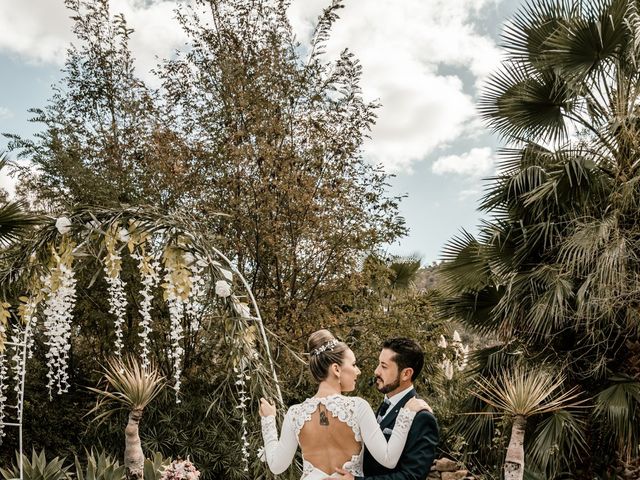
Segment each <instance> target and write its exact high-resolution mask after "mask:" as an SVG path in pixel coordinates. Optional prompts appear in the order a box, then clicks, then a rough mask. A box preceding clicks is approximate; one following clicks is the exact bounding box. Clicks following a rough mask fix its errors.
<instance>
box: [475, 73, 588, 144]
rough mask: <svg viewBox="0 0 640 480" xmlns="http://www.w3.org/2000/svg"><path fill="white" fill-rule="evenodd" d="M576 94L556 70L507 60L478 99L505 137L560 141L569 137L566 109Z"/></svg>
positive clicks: (488, 119)
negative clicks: (565, 115)
mask: <svg viewBox="0 0 640 480" xmlns="http://www.w3.org/2000/svg"><path fill="white" fill-rule="evenodd" d="M575 100H576V93H575V92H574V91H573V90H572V89H571V88H570V87H569V85H568V84H567V83H566V82H565V81H564V80H563V79H562V78H560V77H559V76H558V75H557V74H556V73H554V72H553V71H550V70H549V71H542V72H538V71H535V70H533V69H532V68H530V67H527V66H526V65H523V64H520V63H504V64H503V66H502V68H501V69H500V70H499V71H498V72H497V73H495V74H494V75H492V76H490V77H489V79H488V80H487V83H486V87H485V90H484V91H483V93H482V94H481V95H480V98H479V100H478V108H479V111H480V114H481V115H482V117H483V118H484V120H485V121H486V122H487V123H488V125H489V127H491V128H492V129H493V130H494V131H495V132H496V133H497V134H499V135H501V136H502V137H504V138H516V139H523V138H527V139H529V140H530V141H545V142H547V141H549V142H558V141H560V140H561V139H564V138H566V136H567V123H566V119H565V117H564V111H567V110H572V109H573V103H574V102H575Z"/></svg>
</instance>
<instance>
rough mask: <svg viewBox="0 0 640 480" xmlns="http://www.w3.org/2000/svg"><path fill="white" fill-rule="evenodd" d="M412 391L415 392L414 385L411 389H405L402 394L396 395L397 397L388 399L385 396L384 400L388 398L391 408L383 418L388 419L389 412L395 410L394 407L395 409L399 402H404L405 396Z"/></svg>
mask: <svg viewBox="0 0 640 480" xmlns="http://www.w3.org/2000/svg"><path fill="white" fill-rule="evenodd" d="M411 390H413V385H411V386H410V387H407V388H405V389H404V390H402V391H401V392H398V393H396V394H395V395H393V396H391V397H387V396H386V395H385V396H384V398H386V399H387V400H389V403H390V404H391V405H389V408H387V411H386V412H385V414H384V415H383V416H382V418H384V417H386V416H387V415H389V412H390V411H391V410H393V407H395V406H396V405H397V404H398V402H399V401H400V400H402V399H403V398H404V396H405V395H406V394H407V393H409V392H410V391H411Z"/></svg>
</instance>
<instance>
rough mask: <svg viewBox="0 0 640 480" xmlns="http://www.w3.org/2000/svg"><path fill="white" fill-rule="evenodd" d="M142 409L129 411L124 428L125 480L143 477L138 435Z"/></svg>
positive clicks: (135, 479) (139, 479)
mask: <svg viewBox="0 0 640 480" xmlns="http://www.w3.org/2000/svg"><path fill="white" fill-rule="evenodd" d="M141 418H142V410H132V411H131V412H129V422H128V423H127V428H125V429H124V444H125V447H124V466H125V472H126V476H127V480H142V479H143V477H144V453H142V445H141V444H140V436H139V435H138V425H139V424H140V419H141Z"/></svg>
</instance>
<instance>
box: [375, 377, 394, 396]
mask: <svg viewBox="0 0 640 480" xmlns="http://www.w3.org/2000/svg"><path fill="white" fill-rule="evenodd" d="M375 378H376V388H377V389H378V391H379V392H380V393H384V394H385V395H386V394H387V393H389V392H393V391H394V390H395V389H396V388H398V387H399V386H400V375H398V377H397V378H396V379H395V380H394V381H393V382H391V383H386V384H385V383H383V380H382V378H380V377H378V376H376V377H375Z"/></svg>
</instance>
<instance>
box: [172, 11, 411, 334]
mask: <svg viewBox="0 0 640 480" xmlns="http://www.w3.org/2000/svg"><path fill="white" fill-rule="evenodd" d="M197 5H198V6H199V7H203V8H205V7H206V9H207V13H206V14H204V15H205V17H204V18H203V17H202V16H201V15H199V14H198V13H197V12H196V11H195V10H192V11H191V12H189V13H188V14H187V13H184V14H182V15H180V17H179V18H180V21H181V23H182V25H183V26H184V29H185V31H187V32H188V33H189V35H190V36H191V39H192V45H193V48H192V49H191V50H189V51H188V52H187V53H186V54H184V55H182V56H181V57H180V58H178V59H176V60H174V61H171V62H168V63H167V64H166V65H165V68H164V70H163V73H162V78H163V80H164V84H163V89H164V94H165V96H164V99H165V102H166V104H167V107H168V112H169V113H168V114H167V116H168V117H170V118H173V119H175V121H173V122H172V124H174V125H177V126H178V128H179V133H178V135H177V136H178V137H179V138H181V139H187V142H186V143H188V144H189V145H191V146H192V150H191V151H190V155H192V158H193V159H195V161H197V162H199V164H201V165H203V175H205V176H206V178H207V181H208V187H209V189H208V190H207V191H206V196H202V197H201V198H200V200H199V201H198V202H196V208H199V209H201V211H203V212H206V211H222V212H225V213H229V214H230V215H231V218H230V219H229V220H228V221H227V220H226V219H225V220H224V221H222V222H216V223H214V224H213V228H214V230H215V232H216V233H218V234H219V235H220V236H221V237H222V238H223V239H225V249H226V250H227V251H228V252H229V253H231V254H232V255H234V256H235V258H236V260H237V264H238V267H239V268H240V269H241V271H242V272H244V273H245V274H246V276H247V277H248V278H249V279H250V282H251V285H252V287H253V289H254V291H255V292H256V294H257V295H258V297H259V298H260V299H261V301H262V304H263V306H264V307H265V310H266V312H267V314H268V315H267V318H268V319H269V320H270V321H271V322H272V324H273V326H274V327H276V326H277V327H278V328H282V329H283V330H294V331H298V332H304V331H305V328H306V326H305V325H308V323H304V322H303V323H302V324H301V323H300V322H299V320H301V319H303V318H314V317H315V318H318V315H321V316H322V315H326V314H328V313H331V312H330V310H331V309H330V302H328V301H327V299H328V298H331V296H335V295H336V294H340V293H341V292H343V291H347V290H348V289H349V288H350V285H349V283H350V282H351V280H352V276H353V275H354V274H355V273H356V270H357V266H358V264H359V260H360V259H361V258H362V256H363V253H365V252H367V251H370V250H372V249H374V248H375V247H376V246H378V245H380V244H381V243H384V242H389V241H392V240H393V239H395V238H398V236H400V235H402V234H404V233H405V231H406V230H405V227H404V222H403V219H402V218H400V217H399V216H398V211H397V205H398V200H399V199H398V198H393V197H388V196H387V194H386V186H387V185H386V182H387V179H388V176H387V175H386V174H385V173H384V172H383V171H382V170H381V169H379V168H377V167H374V166H371V165H369V164H368V163H366V162H365V161H364V160H363V158H362V155H361V147H362V143H363V141H364V140H365V138H366V134H367V132H368V131H369V129H370V128H371V126H372V125H373V122H374V119H375V115H374V110H375V107H376V105H375V104H372V103H368V102H366V101H365V100H364V99H363V95H362V92H361V90H360V75H361V67H360V65H359V63H358V62H357V60H356V59H355V58H354V56H353V55H352V54H351V53H350V52H348V51H347V50H345V51H343V52H342V54H341V55H340V58H339V59H338V60H337V61H336V62H335V63H331V62H327V61H326V60H325V59H324V57H323V55H322V53H323V51H324V45H325V42H326V41H327V39H328V36H329V31H330V28H331V26H332V24H333V23H334V22H335V21H336V19H337V11H338V9H339V8H341V6H342V5H341V2H339V1H334V2H333V3H332V5H331V6H329V7H328V8H327V9H326V10H325V11H324V13H323V15H322V16H321V17H320V20H319V23H318V25H317V28H316V31H315V33H314V36H313V38H312V40H311V45H310V53H309V55H308V57H307V58H303V57H301V54H300V52H301V50H302V48H301V46H300V45H298V44H297V43H296V42H295V39H294V36H293V33H292V31H291V26H290V24H289V21H288V19H287V16H286V11H287V7H288V2H286V1H266V2H253V1H247V0H212V1H204V0H200V1H198V2H197ZM177 119H179V120H180V121H179V122H178V121H177ZM185 161H186V159H185ZM203 193H204V192H203Z"/></svg>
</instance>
